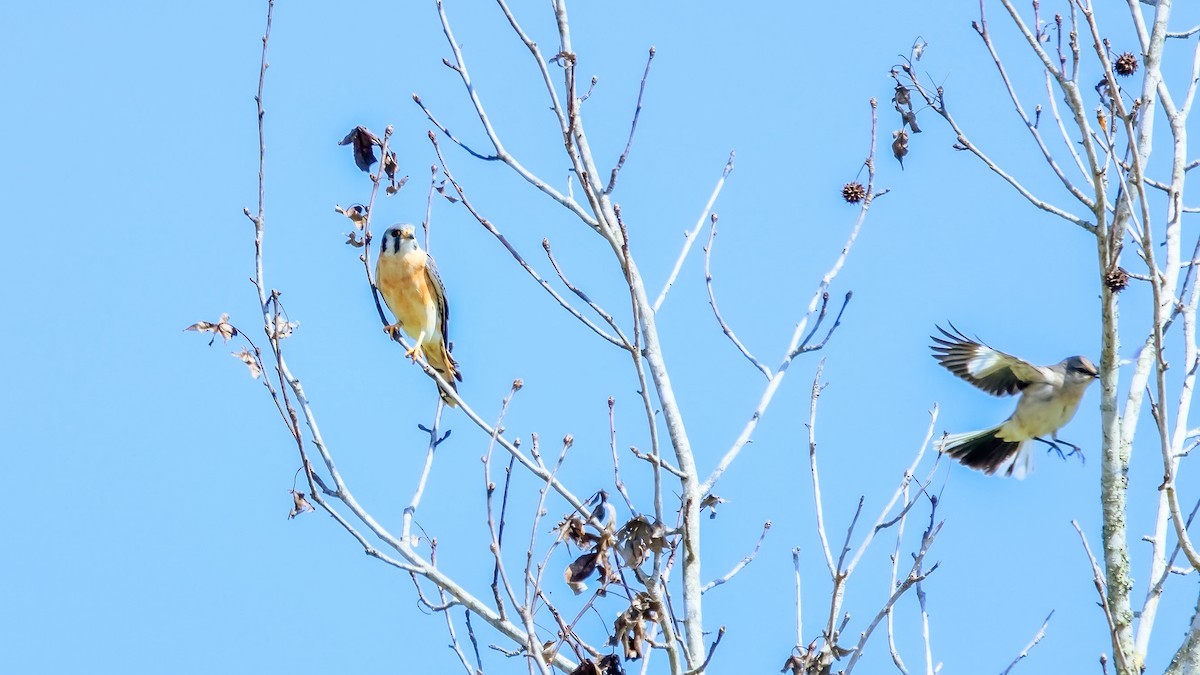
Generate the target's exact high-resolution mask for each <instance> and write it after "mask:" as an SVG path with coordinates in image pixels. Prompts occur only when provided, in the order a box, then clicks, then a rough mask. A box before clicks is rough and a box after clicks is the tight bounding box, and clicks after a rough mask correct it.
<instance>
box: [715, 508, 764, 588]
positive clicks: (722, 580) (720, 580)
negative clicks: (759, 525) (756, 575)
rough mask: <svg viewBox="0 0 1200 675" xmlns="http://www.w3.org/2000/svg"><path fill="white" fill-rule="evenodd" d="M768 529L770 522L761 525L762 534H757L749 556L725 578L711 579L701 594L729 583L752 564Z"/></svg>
mask: <svg viewBox="0 0 1200 675" xmlns="http://www.w3.org/2000/svg"><path fill="white" fill-rule="evenodd" d="M770 529H771V521H769V520H768V521H767V522H765V523H763V529H762V532H761V533H759V535H758V542H757V543H755V544H754V550H753V551H751V552H750V555H748V556H746V557H744V558H742V559H741V560H740V561H739V562H738V564H736V565H734V566H733V569H731V570H729V572H728V573H726V574H725V576H723V577H719V578H717V579H713V580H712V581H710V582H708V584H706V585H705V586H704V589H703V590H702V591H701V592H702V593H707V592H709V591H711V590H712V589H714V588H716V587H717V586H720V585H721V584H723V583H725V582H727V581H729V580H730V579H732V578H733V577H734V575H736V574H737V573H738V572H741V571H742V569H743V568H744V567H746V565H749V564H750V563H751V562H753V561H754V557H755V556H757V555H758V549H760V548H762V543H763V539H765V538H766V536H767V530H770Z"/></svg>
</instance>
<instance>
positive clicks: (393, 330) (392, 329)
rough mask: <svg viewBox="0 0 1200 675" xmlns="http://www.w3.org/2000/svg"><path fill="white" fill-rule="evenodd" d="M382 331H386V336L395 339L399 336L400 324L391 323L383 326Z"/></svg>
mask: <svg viewBox="0 0 1200 675" xmlns="http://www.w3.org/2000/svg"><path fill="white" fill-rule="evenodd" d="M383 332H385V333H387V335H388V337H390V338H391V339H393V340H395V339H397V338H399V336H400V324H399V323H393V324H390V325H387V326H384V327H383Z"/></svg>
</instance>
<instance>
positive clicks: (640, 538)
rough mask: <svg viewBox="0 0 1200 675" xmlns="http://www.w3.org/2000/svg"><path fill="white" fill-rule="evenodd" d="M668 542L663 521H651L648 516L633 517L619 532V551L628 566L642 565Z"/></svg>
mask: <svg viewBox="0 0 1200 675" xmlns="http://www.w3.org/2000/svg"><path fill="white" fill-rule="evenodd" d="M666 544H667V538H666V529H665V528H663V526H662V523H651V522H650V519H648V518H646V516H636V517H634V518H631V519H630V520H629V521H628V522H626V523H625V524H624V525H622V526H621V529H620V530H619V531H618V532H617V552H618V553H620V554H621V561H622V562H623V563H624V564H625V566H626V567H641V565H642V563H644V562H646V559H647V558H649V557H650V554H651V553H662V552H663V549H664V548H666Z"/></svg>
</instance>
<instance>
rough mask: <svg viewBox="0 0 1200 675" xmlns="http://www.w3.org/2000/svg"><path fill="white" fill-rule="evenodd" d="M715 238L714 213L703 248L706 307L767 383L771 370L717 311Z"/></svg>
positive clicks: (722, 330)
mask: <svg viewBox="0 0 1200 675" xmlns="http://www.w3.org/2000/svg"><path fill="white" fill-rule="evenodd" d="M716 238H717V214H715V213H714V214H712V225H711V226H710V227H709V230H708V245H707V246H705V247H704V285H705V286H706V287H707V288H708V305H709V306H710V307H712V311H713V315H714V316H716V317H717V323H718V324H720V326H721V332H723V333H725V337H728V338H729V340H730V341H731V342H733V346H735V347H737V348H738V351H740V352H741V353H742V356H745V357H746V359H747V360H749V361H750V364H751V365H753V366H754V367H755V369H756V370H758V372H760V373H762V374H763V377H765V378H767V381H768V382H769V381H770V380H771V369H770V368H767V367H766V366H764V365H763V364H762V363H761V362H760V361H759V360H758V359H756V358H754V355H753V354H751V353H750V351H749V350H748V349H746V346H745V345H743V344H742V341H741V340H739V339H738V337H737V335H736V334H735V333H734V332H733V329H732V328H730V327H729V324H727V323H725V319H724V318H723V317H722V316H721V310H719V309H717V296H716V295H714V294H713V283H712V281H713V277H712V266H711V263H712V247H713V241H714V240H715V239H716Z"/></svg>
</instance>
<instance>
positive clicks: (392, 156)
mask: <svg viewBox="0 0 1200 675" xmlns="http://www.w3.org/2000/svg"><path fill="white" fill-rule="evenodd" d="M338 145H349V146H351V147H352V148H353V150H354V165H355V166H357V167H358V168H359V169H361V170H363V171H366V172H367V173H370V172H371V165H372V164H374V163H375V162H377V161H379V160H378V158H376V157H375V148H376V146H378V147H379V148H380V149H382V148H383V141H381V140H379V137H378V136H376V135H375V134H373V133H371V130H370V129H368V128H366V127H363V126H358V127H354V128H353V129H351V130H350V133H348V134H346V137H345V138H343V139H342V140H340V141H338ZM399 168H400V165H399V164H398V163H397V162H396V153H395V151H393V150H388V151H387V152H386V153H385V154H384V156H383V173H384V175H386V176H387V177H388V182H389V183H390V185H389V186H388V188H387V190H386V192H387V193H388V194H389V195H394V194H396V193H397V192H399V191H400V188H402V187H404V184H405V183H407V182H408V176H404V177H403V178H401V179H399V180H397V179H396V172H397V170H399ZM372 178H374V176H372ZM338 212H339V213H344V212H343V211H342V210H341V209H340V208H339V209H338ZM345 215H346V216H348V217H349V218H350V219H351V220H354V219H355V218H354V216H352V215H351V214H349V213H346V214H345ZM363 215H365V213H364V214H363ZM360 227H361V226H360Z"/></svg>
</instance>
